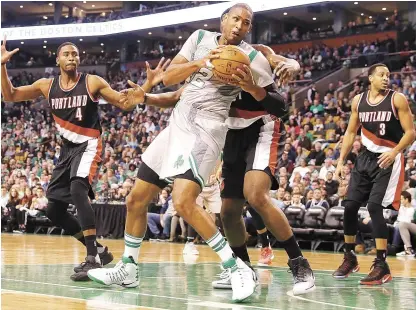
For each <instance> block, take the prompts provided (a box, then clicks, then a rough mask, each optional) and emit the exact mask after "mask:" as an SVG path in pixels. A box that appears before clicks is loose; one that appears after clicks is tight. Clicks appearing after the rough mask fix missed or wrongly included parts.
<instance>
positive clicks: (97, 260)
mask: <svg viewBox="0 0 416 310" xmlns="http://www.w3.org/2000/svg"><path fill="white" fill-rule="evenodd" d="M95 261H96V262H97V263H99V264H101V259H100V256H99V255H98V254H97V255H95Z"/></svg>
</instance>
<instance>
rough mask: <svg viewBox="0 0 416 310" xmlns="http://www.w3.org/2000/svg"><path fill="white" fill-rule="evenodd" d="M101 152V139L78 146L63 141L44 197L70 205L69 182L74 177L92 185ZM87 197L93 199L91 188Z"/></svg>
mask: <svg viewBox="0 0 416 310" xmlns="http://www.w3.org/2000/svg"><path fill="white" fill-rule="evenodd" d="M102 151H103V146H102V141H101V138H99V139H91V140H88V141H85V142H83V143H80V144H77V143H72V142H70V141H68V140H64V144H63V145H62V148H61V154H60V156H59V161H58V163H57V164H56V166H55V169H54V170H53V172H52V178H51V181H50V183H49V186H48V190H47V192H46V197H47V198H48V199H54V200H59V201H64V202H67V203H71V204H72V203H73V202H72V197H71V191H70V189H71V180H72V179H73V178H75V177H80V178H88V182H89V183H90V185H92V184H93V182H94V180H95V178H96V174H97V172H98V167H99V164H100V163H101V156H102ZM89 196H90V198H91V199H94V192H93V191H92V188H91V187H90V191H89Z"/></svg>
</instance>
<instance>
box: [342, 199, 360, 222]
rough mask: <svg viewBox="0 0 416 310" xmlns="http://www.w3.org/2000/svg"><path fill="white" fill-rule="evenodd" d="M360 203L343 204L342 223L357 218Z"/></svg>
mask: <svg viewBox="0 0 416 310" xmlns="http://www.w3.org/2000/svg"><path fill="white" fill-rule="evenodd" d="M360 206H361V205H360V203H358V202H356V201H353V200H348V201H346V202H345V203H344V222H345V221H349V220H350V219H355V218H357V215H358V210H359V209H360Z"/></svg>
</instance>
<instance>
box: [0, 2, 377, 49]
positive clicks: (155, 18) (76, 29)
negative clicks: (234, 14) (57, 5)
mask: <svg viewBox="0 0 416 310" xmlns="http://www.w3.org/2000/svg"><path fill="white" fill-rule="evenodd" d="M47 3H48V2H46V4H47ZM75 3H77V2H75ZM75 3H74V7H76V5H75ZM78 3H81V4H82V2H81V1H80V2H78ZM88 3H89V4H92V1H89V2H88ZM310 3H315V2H312V1H310V0H295V1H291V2H290V4H291V6H298V5H307V4H310ZM94 4H95V2H94ZM95 5H96V8H97V4H95ZM250 5H251V6H252V9H253V12H254V13H257V12H264V11H270V10H280V14H283V12H284V11H286V12H287V13H289V12H288V11H287V9H286V8H287V7H288V4H287V3H284V2H283V1H266V0H263V1H262V0H260V1H253V2H251V1H250ZM229 6H230V3H229V2H222V3H217V4H212V5H209V6H200V7H192V8H187V9H182V10H175V11H168V12H161V13H155V14H153V15H151V16H149V15H145V16H135V17H130V18H126V19H120V20H117V21H103V22H97V23H95V24H94V25H93V27H92V26H91V24H88V23H76V24H66V25H60V24H59V25H48V26H44V25H42V26H30V27H13V28H2V29H1V34H0V36H1V35H3V34H5V33H6V34H7V35H8V36H7V38H8V40H9V41H13V40H16V41H18V42H20V41H26V40H32V39H39V40H42V41H43V40H47V39H49V38H59V39H62V38H72V39H73V38H78V39H79V38H84V37H95V38H96V37H100V36H108V35H113V34H120V33H127V32H132V31H139V30H144V31H151V29H156V28H160V27H167V26H172V25H179V24H186V23H194V22H199V23H200V26H201V27H202V28H205V27H204V26H203V25H204V23H206V24H207V27H209V24H208V22H207V21H208V20H211V19H214V18H215V19H217V18H218V17H219V16H221V14H222V13H223V12H224V10H225V9H228V8H229ZM90 8H91V6H90ZM77 9H78V10H76V11H75V13H77V12H79V11H80V10H81V9H82V8H81V7H77ZM282 10H283V11H282ZM333 10H334V9H333ZM84 11H85V10H84ZM334 12H335V10H334ZM100 13H101V12H100ZM67 14H68V13H67ZM83 14H85V12H83ZM75 15H78V14H75ZM287 16H289V14H288V15H287ZM358 16H359V15H358ZM40 17H41V19H42V15H41V16H40ZM285 17H286V16H285ZM373 19H374V18H373ZM48 20H49V18H48ZM45 27H47V28H45ZM178 36H179V35H178Z"/></svg>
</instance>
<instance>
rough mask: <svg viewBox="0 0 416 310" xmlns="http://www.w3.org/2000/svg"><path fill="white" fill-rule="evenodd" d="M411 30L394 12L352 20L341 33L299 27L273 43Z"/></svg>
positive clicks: (398, 14) (319, 28)
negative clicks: (389, 14)
mask: <svg viewBox="0 0 416 310" xmlns="http://www.w3.org/2000/svg"><path fill="white" fill-rule="evenodd" d="M409 27H410V28H411V27H412V25H411V24H410V23H409V22H408V21H404V20H403V18H402V16H401V14H400V13H399V12H398V11H397V10H394V12H393V14H392V15H391V16H389V17H387V15H381V14H380V15H377V16H371V18H369V17H365V18H364V17H361V16H357V19H356V20H350V21H349V22H347V23H346V24H345V26H343V27H342V28H341V29H340V30H339V31H335V30H334V28H333V26H332V25H330V26H327V27H318V28H316V29H313V30H311V29H310V27H307V26H304V27H298V26H295V27H293V28H291V30H290V32H285V33H283V34H282V35H280V36H275V37H274V38H272V42H273V43H285V42H293V41H306V40H313V39H322V38H325V37H331V36H339V35H344V36H349V35H355V34H362V33H369V32H380V31H388V30H395V31H399V32H404V31H406V30H407V28H409Z"/></svg>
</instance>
